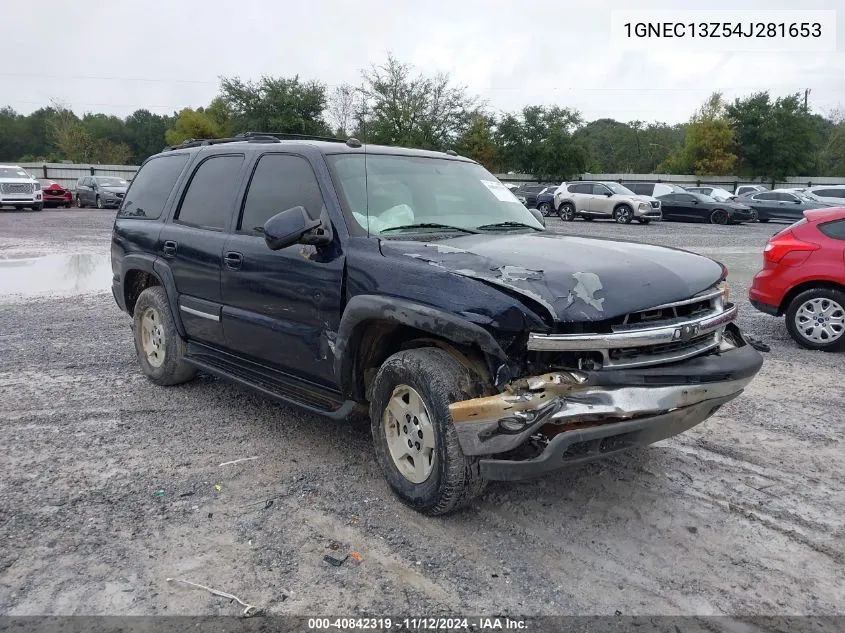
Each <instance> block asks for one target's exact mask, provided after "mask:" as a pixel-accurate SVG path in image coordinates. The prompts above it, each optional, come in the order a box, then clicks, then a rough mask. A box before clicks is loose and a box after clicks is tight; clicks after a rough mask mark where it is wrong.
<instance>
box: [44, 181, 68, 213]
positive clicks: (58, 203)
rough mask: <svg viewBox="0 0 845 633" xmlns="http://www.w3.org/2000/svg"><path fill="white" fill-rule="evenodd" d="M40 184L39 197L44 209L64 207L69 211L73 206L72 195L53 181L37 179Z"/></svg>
mask: <svg viewBox="0 0 845 633" xmlns="http://www.w3.org/2000/svg"><path fill="white" fill-rule="evenodd" d="M38 182H39V183H41V197H42V198H43V200H44V206H45V207H65V208H66V209H70V207H71V205H72V204H73V193H71V192H70V191H68V190H67V189H65V188H64V187H62V186H61V185H60V184H59V183H57V182H55V181H53V180H45V179H43V178H42V179H39V180H38Z"/></svg>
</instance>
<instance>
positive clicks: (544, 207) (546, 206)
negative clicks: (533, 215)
mask: <svg viewBox="0 0 845 633" xmlns="http://www.w3.org/2000/svg"><path fill="white" fill-rule="evenodd" d="M537 211H539V212H540V213H542V214H543V217H544V218H547V217H549V215H550V214H551V212H552V205H551V203H549V202H541V203H540V204H539V205H537Z"/></svg>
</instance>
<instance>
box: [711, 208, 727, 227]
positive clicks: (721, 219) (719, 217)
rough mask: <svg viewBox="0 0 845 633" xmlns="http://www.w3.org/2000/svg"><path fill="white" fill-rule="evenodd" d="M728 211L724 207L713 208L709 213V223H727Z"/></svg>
mask: <svg viewBox="0 0 845 633" xmlns="http://www.w3.org/2000/svg"><path fill="white" fill-rule="evenodd" d="M728 219H729V218H728V212H727V211H725V210H724V209H714V210H713V213H711V214H710V224H727V223H728Z"/></svg>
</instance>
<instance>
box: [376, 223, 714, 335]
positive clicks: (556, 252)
mask: <svg viewBox="0 0 845 633" xmlns="http://www.w3.org/2000/svg"><path fill="white" fill-rule="evenodd" d="M381 248H382V253H383V254H384V255H385V256H388V257H392V256H399V257H412V258H415V259H418V260H421V261H423V262H426V263H427V264H428V265H433V266H439V267H442V268H444V269H445V270H447V271H448V272H450V273H452V274H455V275H462V276H465V277H471V278H474V279H478V280H480V281H483V282H485V283H488V284H492V285H495V286H497V287H500V288H504V289H507V290H508V291H510V292H511V293H518V294H520V295H522V296H524V297H526V298H527V299H531V300H532V301H534V302H535V303H538V304H540V305H542V306H543V307H545V308H546V309H547V310H548V311H549V313H550V315H551V317H552V318H553V319H554V320H556V321H598V320H604V319H610V318H614V317H617V316H621V315H624V314H626V313H628V312H634V311H637V310H646V309H648V308H652V307H654V306H657V305H660V304H663V303H669V302H671V301H677V300H680V299H686V298H688V297H690V296H692V295H694V294H696V293H698V292H701V291H702V290H706V289H707V288H709V287H710V286H712V285H714V284H715V283H717V282H718V281H719V279H720V278H721V276H722V267H721V266H720V265H719V264H718V263H716V262H714V261H713V260H711V259H708V258H706V257H703V256H701V255H696V254H695V253H690V252H687V251H682V250H677V249H670V248H664V247H660V246H651V245H648V244H638V243H633V242H619V241H614V240H604V239H598V238H581V237H571V236H568V235H558V234H554V233H548V232H538V233H528V234H526V233H517V234H513V233H511V234H508V233H494V234H490V233H484V234H479V235H465V236H460V237H455V238H450V239H445V240H437V241H434V242H419V241H403V240H393V239H391V240H382V243H381Z"/></svg>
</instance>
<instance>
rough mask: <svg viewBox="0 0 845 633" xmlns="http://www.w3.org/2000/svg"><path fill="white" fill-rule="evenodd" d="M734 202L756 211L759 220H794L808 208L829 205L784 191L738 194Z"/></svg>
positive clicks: (801, 215)
mask: <svg viewBox="0 0 845 633" xmlns="http://www.w3.org/2000/svg"><path fill="white" fill-rule="evenodd" d="M736 202H740V203H742V204H745V205H748V206H749V207H751V208H752V209H754V210H755V211H757V219H758V220H759V221H760V222H768V221H769V220H789V221H790V222H795V221H796V220H799V219H801V218H802V217H803V216H804V211H807V210H808V209H820V208H824V207H829V206H830V205H829V204H826V203H824V202H816V201H815V200H810V199H809V198H805V197H803V196H801V195H799V194H795V193H788V192H786V191H761V192H757V193H750V194H746V195H744V196H740V197H739V198H737V199H736Z"/></svg>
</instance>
